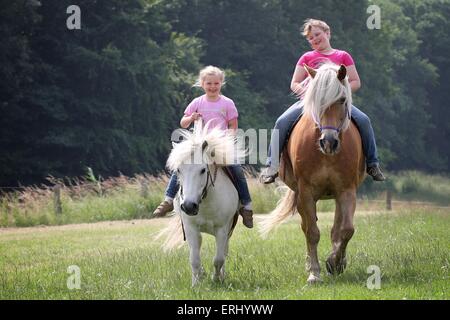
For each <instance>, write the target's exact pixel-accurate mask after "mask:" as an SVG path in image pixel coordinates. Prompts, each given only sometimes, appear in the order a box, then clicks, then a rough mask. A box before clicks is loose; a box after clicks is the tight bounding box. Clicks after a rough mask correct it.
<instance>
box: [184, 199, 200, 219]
mask: <svg viewBox="0 0 450 320" xmlns="http://www.w3.org/2000/svg"><path fill="white" fill-rule="evenodd" d="M181 210H183V211H184V212H185V213H186V214H187V215H188V216H195V215H197V213H198V204H197V203H195V202H191V201H183V203H182V204H181Z"/></svg>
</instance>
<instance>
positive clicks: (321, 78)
mask: <svg viewBox="0 0 450 320" xmlns="http://www.w3.org/2000/svg"><path fill="white" fill-rule="evenodd" d="M338 70H339V66H337V65H335V64H333V63H326V64H323V65H322V66H320V68H319V69H317V73H316V75H315V76H314V78H313V79H312V80H311V82H310V83H309V85H308V88H307V89H306V93H305V98H304V108H305V112H306V113H309V114H310V115H311V116H312V117H313V119H317V121H320V119H321V118H322V116H323V114H324V113H325V111H326V110H327V109H328V108H329V107H330V106H331V105H333V103H335V102H336V101H337V100H338V99H339V98H341V97H345V98H346V104H347V108H348V109H347V110H351V109H350V108H351V106H352V91H351V88H350V84H349V82H348V77H345V78H344V80H343V81H342V82H341V81H340V80H339V79H338V77H337V72H338ZM349 125H350V119H348V117H345V120H344V123H343V124H342V130H346V129H347V128H348V126H349Z"/></svg>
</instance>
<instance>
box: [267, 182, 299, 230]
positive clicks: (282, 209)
mask: <svg viewBox="0 0 450 320" xmlns="http://www.w3.org/2000/svg"><path fill="white" fill-rule="evenodd" d="M285 188H286V191H285V193H284V195H283V198H281V199H280V201H278V203H277V207H276V208H275V209H274V210H273V211H272V212H271V213H270V214H268V215H267V216H266V217H263V218H262V221H261V222H260V223H259V233H260V235H261V237H263V238H266V237H267V235H268V234H269V232H270V231H272V230H273V229H274V228H275V227H276V226H277V225H278V224H280V223H281V222H283V220H285V219H286V218H287V217H289V216H290V215H293V214H294V213H295V212H296V211H297V196H298V194H297V193H296V192H294V191H292V190H291V189H289V188H288V187H285Z"/></svg>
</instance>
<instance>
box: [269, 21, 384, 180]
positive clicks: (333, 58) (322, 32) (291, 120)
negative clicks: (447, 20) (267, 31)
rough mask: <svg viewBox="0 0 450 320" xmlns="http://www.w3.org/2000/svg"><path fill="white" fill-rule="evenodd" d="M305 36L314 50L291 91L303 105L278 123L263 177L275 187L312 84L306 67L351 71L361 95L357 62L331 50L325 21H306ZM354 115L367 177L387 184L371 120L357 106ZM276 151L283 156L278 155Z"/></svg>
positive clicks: (307, 55)
mask: <svg viewBox="0 0 450 320" xmlns="http://www.w3.org/2000/svg"><path fill="white" fill-rule="evenodd" d="M303 35H304V36H305V37H306V39H307V40H308V42H309V44H310V45H311V47H312V48H313V50H312V51H308V52H306V53H305V54H303V55H302V56H301V57H300V59H299V60H298V62H297V65H296V67H295V71H294V75H293V76H292V81H291V90H292V91H293V92H294V93H295V94H296V95H298V96H299V97H300V101H298V102H297V103H295V104H294V105H292V106H291V107H290V108H289V109H287V110H286V111H285V112H284V113H283V114H282V115H281V116H280V117H279V118H278V119H277V121H276V122H275V129H276V130H278V135H276V134H273V135H272V138H271V141H270V147H269V152H268V158H267V162H266V164H267V168H265V169H264V170H263V171H262V173H261V181H262V182H263V183H272V182H274V181H275V178H276V177H277V176H278V168H279V160H280V153H281V151H283V148H284V146H285V144H286V141H287V138H288V135H289V133H290V131H291V129H292V128H293V127H294V125H295V123H297V121H298V120H299V119H300V117H301V115H302V113H303V96H304V94H305V92H306V89H307V87H308V83H309V80H310V78H309V77H308V74H307V72H306V70H305V68H304V65H307V66H309V67H311V68H314V69H317V68H318V67H319V66H320V65H321V64H323V63H330V62H331V63H334V64H337V65H341V64H343V65H345V66H346V69H347V74H348V81H349V83H350V87H351V89H352V92H355V91H357V90H358V89H359V88H360V86H361V81H360V79H359V75H358V72H357V71H356V67H355V63H354V61H353V58H352V57H351V56H350V54H348V53H347V52H346V51H343V50H337V49H333V48H332V47H331V45H330V27H329V26H328V25H327V24H326V23H325V22H324V21H321V20H315V19H308V20H306V21H305V24H304V25H303ZM351 115H352V119H353V120H354V121H355V123H356V125H357V127H358V129H359V132H360V134H361V140H362V144H363V151H364V155H365V157H366V164H367V173H368V174H369V175H371V176H372V178H373V179H374V180H376V181H383V180H385V177H384V175H383V173H382V172H381V169H380V166H379V161H378V155H377V146H376V142H375V134H374V132H373V128H372V125H371V123H370V119H369V117H368V116H367V115H366V114H365V113H363V112H362V111H361V110H359V109H358V108H356V107H355V106H352V110H351ZM276 146H278V148H276ZM276 150H278V151H279V152H278V153H277V152H275V151H276Z"/></svg>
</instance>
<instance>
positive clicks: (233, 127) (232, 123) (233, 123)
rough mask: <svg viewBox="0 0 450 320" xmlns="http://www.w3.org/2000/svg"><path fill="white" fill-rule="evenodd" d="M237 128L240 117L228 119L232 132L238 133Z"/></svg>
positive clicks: (229, 128)
mask: <svg viewBox="0 0 450 320" xmlns="http://www.w3.org/2000/svg"><path fill="white" fill-rule="evenodd" d="M237 128H238V119H237V118H235V119H233V120H230V121H228V130H230V131H231V133H233V134H236V130H237Z"/></svg>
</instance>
